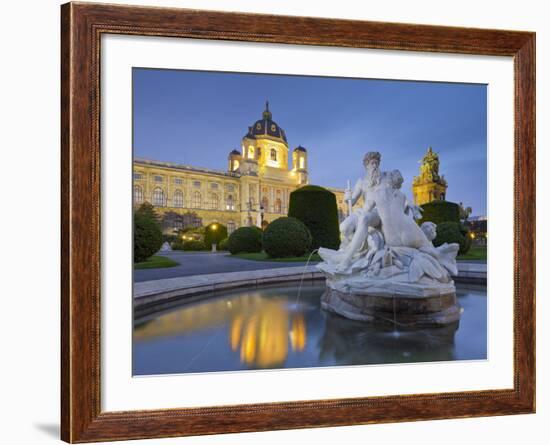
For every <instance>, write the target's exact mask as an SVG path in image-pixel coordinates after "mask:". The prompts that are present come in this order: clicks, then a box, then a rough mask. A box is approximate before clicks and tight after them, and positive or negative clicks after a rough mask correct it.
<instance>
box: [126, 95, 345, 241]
mask: <svg viewBox="0 0 550 445" xmlns="http://www.w3.org/2000/svg"><path fill="white" fill-rule="evenodd" d="M308 183H309V175H308V153H307V150H306V149H305V148H304V147H302V146H298V147H296V148H294V149H293V150H292V152H290V150H289V146H288V142H287V137H286V134H285V131H284V130H283V129H282V128H281V127H280V126H279V125H278V124H277V123H276V122H275V121H274V120H273V117H272V114H271V111H270V110H269V104H268V103H266V108H265V110H264V112H263V113H262V117H261V119H259V120H257V121H256V122H255V123H254V124H253V125H252V126H250V127H249V128H248V131H247V133H246V134H245V135H244V137H243V138H242V140H241V151H237V150H233V151H231V152H230V153H229V155H228V168H227V170H225V171H222V170H213V169H207V168H201V167H195V166H189V165H181V164H174V163H169V162H160V161H155V160H149V159H140V158H136V159H135V160H134V182H133V202H134V206H139V205H141V204H142V203H143V202H149V203H151V204H152V205H153V206H154V207H155V209H156V211H157V213H159V215H161V217H162V220H163V231H164V232H165V233H173V232H174V230H175V229H180V228H184V227H188V226H196V227H200V226H203V225H208V224H210V223H212V222H218V223H221V224H224V225H225V226H227V228H228V232H232V231H233V230H235V229H236V228H238V227H241V226H251V225H256V226H260V225H261V224H262V223H265V222H267V223H269V222H271V221H273V220H274V219H276V218H279V217H281V216H286V214H287V213H288V204H289V199H290V193H291V192H292V191H293V190H296V189H297V188H299V187H302V186H304V185H307V184H308ZM329 190H331V191H332V192H333V193H334V194H335V195H336V199H337V202H338V208H339V215H340V218H342V217H343V216H344V208H345V206H344V203H343V190H340V189H333V188H329Z"/></svg>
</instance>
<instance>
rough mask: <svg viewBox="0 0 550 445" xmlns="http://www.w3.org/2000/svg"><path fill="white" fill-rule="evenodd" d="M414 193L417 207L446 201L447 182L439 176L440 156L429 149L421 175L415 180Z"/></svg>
mask: <svg viewBox="0 0 550 445" xmlns="http://www.w3.org/2000/svg"><path fill="white" fill-rule="evenodd" d="M412 192H413V198H414V203H415V204H416V205H422V204H426V203H428V202H432V201H445V195H446V193H447V181H446V180H445V177H444V176H443V175H439V155H438V154H437V153H436V152H435V151H433V150H432V147H430V148H428V151H427V152H426V154H425V155H424V157H423V158H422V160H421V161H420V174H419V175H418V176H415V177H414V178H413V185H412Z"/></svg>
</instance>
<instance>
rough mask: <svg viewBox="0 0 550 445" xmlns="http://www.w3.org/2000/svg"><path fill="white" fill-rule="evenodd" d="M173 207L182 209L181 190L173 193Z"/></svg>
mask: <svg viewBox="0 0 550 445" xmlns="http://www.w3.org/2000/svg"><path fill="white" fill-rule="evenodd" d="M174 207H183V193H182V192H181V190H176V191H175V192H174Z"/></svg>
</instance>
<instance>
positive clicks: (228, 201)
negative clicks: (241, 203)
mask: <svg viewBox="0 0 550 445" xmlns="http://www.w3.org/2000/svg"><path fill="white" fill-rule="evenodd" d="M225 208H226V209H227V210H235V202H234V201H233V195H228V196H227V199H226V205H225Z"/></svg>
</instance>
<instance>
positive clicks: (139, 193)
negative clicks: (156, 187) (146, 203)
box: [134, 185, 143, 204]
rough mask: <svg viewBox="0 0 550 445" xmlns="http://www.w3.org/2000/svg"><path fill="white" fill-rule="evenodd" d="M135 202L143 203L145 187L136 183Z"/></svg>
mask: <svg viewBox="0 0 550 445" xmlns="http://www.w3.org/2000/svg"><path fill="white" fill-rule="evenodd" d="M134 204H143V189H142V188H141V187H140V186H139V185H134Z"/></svg>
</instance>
